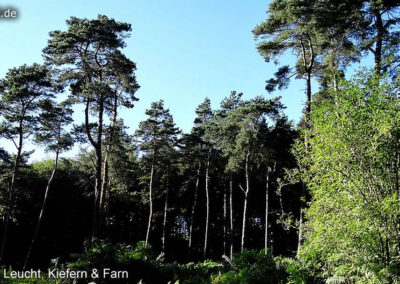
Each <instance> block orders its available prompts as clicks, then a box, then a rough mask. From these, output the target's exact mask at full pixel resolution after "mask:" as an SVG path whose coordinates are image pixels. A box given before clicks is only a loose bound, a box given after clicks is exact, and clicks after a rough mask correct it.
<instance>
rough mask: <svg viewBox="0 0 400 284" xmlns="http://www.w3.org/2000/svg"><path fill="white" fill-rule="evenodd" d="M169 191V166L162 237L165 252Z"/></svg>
mask: <svg viewBox="0 0 400 284" xmlns="http://www.w3.org/2000/svg"><path fill="white" fill-rule="evenodd" d="M168 193H169V166H168V171H167V190H166V192H165V200H164V220H163V231H162V237H161V243H162V252H163V253H165V241H166V239H165V238H166V229H167V214H168Z"/></svg>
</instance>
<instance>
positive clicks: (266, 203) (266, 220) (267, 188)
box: [264, 169, 270, 255]
mask: <svg viewBox="0 0 400 284" xmlns="http://www.w3.org/2000/svg"><path fill="white" fill-rule="evenodd" d="M269 175H270V171H269V169H267V175H266V181H265V240H264V251H265V255H267V253H268V209H269Z"/></svg>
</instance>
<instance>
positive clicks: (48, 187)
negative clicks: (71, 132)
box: [23, 149, 59, 270]
mask: <svg viewBox="0 0 400 284" xmlns="http://www.w3.org/2000/svg"><path fill="white" fill-rule="evenodd" d="M58 156H59V150H58V149H57V151H56V156H55V158H54V168H53V171H52V173H51V175H50V178H49V180H48V181H47V186H46V191H45V193H44V198H43V203H42V208H41V209H40V213H39V220H38V222H37V224H36V228H35V232H34V234H33V237H32V241H31V245H30V247H29V250H28V254H27V255H26V258H25V263H24V267H23V269H24V270H25V269H26V266H27V264H28V261H29V258H30V256H31V254H32V249H33V246H34V245H35V243H36V240H37V237H38V235H39V231H40V227H41V225H42V220H43V215H44V210H45V209H46V205H47V200H48V196H49V191H50V187H51V184H52V183H53V179H54V176H55V174H56V171H57V166H58Z"/></svg>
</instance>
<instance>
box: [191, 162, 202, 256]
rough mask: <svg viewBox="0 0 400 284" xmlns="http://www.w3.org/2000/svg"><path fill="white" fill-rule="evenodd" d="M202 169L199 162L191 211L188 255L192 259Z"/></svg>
mask: <svg viewBox="0 0 400 284" xmlns="http://www.w3.org/2000/svg"><path fill="white" fill-rule="evenodd" d="M200 170H201V163H200V162H199V167H198V168H197V177H196V185H195V189H194V200H193V206H192V212H191V216H190V226H189V242H188V255H189V259H190V257H191V255H192V239H193V224H194V213H195V210H196V205H197V195H198V191H199V182H200Z"/></svg>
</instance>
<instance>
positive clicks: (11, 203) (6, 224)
mask: <svg viewBox="0 0 400 284" xmlns="http://www.w3.org/2000/svg"><path fill="white" fill-rule="evenodd" d="M18 140H19V141H18V147H17V156H16V157H15V162H14V167H13V174H12V177H11V184H10V190H9V197H8V205H7V208H6V210H5V215H4V225H3V240H2V243H1V250H0V263H2V262H3V258H4V251H5V249H6V244H7V237H8V227H9V223H10V216H11V215H12V211H13V207H14V199H15V181H16V178H17V174H18V169H19V163H20V160H21V153H22V145H23V133H22V121H20V124H19V139H18Z"/></svg>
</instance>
